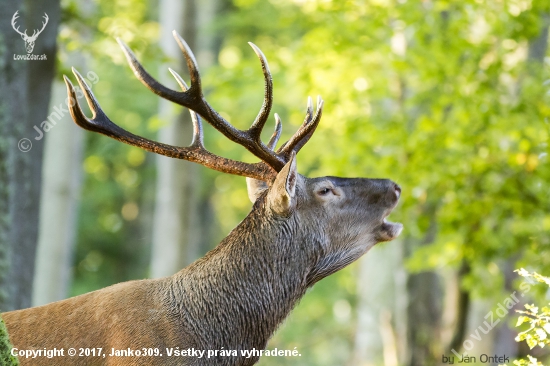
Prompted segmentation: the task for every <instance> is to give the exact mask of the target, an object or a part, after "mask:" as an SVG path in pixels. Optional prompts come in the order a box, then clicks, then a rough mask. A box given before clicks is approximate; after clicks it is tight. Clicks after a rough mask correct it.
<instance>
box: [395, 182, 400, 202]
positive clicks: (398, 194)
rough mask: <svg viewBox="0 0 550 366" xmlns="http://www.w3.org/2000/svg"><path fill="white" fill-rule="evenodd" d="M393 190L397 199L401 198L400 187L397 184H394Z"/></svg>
mask: <svg viewBox="0 0 550 366" xmlns="http://www.w3.org/2000/svg"><path fill="white" fill-rule="evenodd" d="M393 188H394V189H395V195H396V196H397V198H399V197H400V196H401V187H399V185H398V184H395V183H394V185H393Z"/></svg>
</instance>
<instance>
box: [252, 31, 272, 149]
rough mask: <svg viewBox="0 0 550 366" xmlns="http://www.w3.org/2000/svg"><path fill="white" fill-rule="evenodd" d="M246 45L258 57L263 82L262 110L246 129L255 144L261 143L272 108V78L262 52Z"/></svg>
mask: <svg viewBox="0 0 550 366" xmlns="http://www.w3.org/2000/svg"><path fill="white" fill-rule="evenodd" d="M248 44H249V45H250V47H252V49H253V50H254V52H255V53H256V56H258V58H259V59H260V63H261V64H262V71H263V74H264V80H265V91H264V102H263V104H262V108H261V109H260V112H259V113H258V116H257V117H256V119H255V120H254V122H253V123H252V126H250V128H249V129H248V131H249V132H250V134H251V136H252V138H253V139H254V140H255V141H256V142H258V143H261V137H260V136H261V134H262V129H263V128H264V126H265V123H266V121H267V118H268V117H269V113H270V112H271V107H272V106H273V78H272V77H271V72H270V71H269V65H268V63H267V59H266V57H265V55H264V54H263V52H262V50H260V48H259V47H258V46H256V45H255V44H254V43H252V42H248Z"/></svg>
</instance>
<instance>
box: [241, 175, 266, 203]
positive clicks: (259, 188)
mask: <svg viewBox="0 0 550 366" xmlns="http://www.w3.org/2000/svg"><path fill="white" fill-rule="evenodd" d="M246 188H247V190H248V198H249V199H250V201H252V203H254V202H256V200H257V199H258V197H260V195H261V194H262V193H263V192H264V191H265V190H266V189H267V188H268V186H267V183H266V182H264V181H263V180H259V179H254V178H248V177H247V178H246Z"/></svg>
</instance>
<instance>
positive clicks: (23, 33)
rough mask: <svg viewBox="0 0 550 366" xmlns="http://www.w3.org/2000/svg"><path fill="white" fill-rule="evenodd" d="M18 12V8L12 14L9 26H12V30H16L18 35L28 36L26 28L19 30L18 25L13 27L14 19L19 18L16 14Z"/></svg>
mask: <svg viewBox="0 0 550 366" xmlns="http://www.w3.org/2000/svg"><path fill="white" fill-rule="evenodd" d="M18 13H19V10H17V11H16V12H15V14H13V17H12V18H11V26H12V28H13V30H14V31H16V32H17V33H19V34H20V35H22V36H24V37H28V35H27V30H26V29H25V32H21V31H20V30H19V26H17V28H16V27H15V26H16V25H15V21H16V20H17V18H19V14H18Z"/></svg>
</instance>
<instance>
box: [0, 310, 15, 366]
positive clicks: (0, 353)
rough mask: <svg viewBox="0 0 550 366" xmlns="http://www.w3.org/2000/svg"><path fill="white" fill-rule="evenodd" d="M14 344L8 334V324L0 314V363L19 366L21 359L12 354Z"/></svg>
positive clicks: (5, 365) (6, 365)
mask: <svg viewBox="0 0 550 366" xmlns="http://www.w3.org/2000/svg"><path fill="white" fill-rule="evenodd" d="M11 349H12V345H11V343H10V339H9V336H8V330H7V329H6V324H5V323H4V320H3V319H2V317H1V316H0V365H4V366H17V365H19V361H18V360H17V357H15V356H12V355H11Z"/></svg>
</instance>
